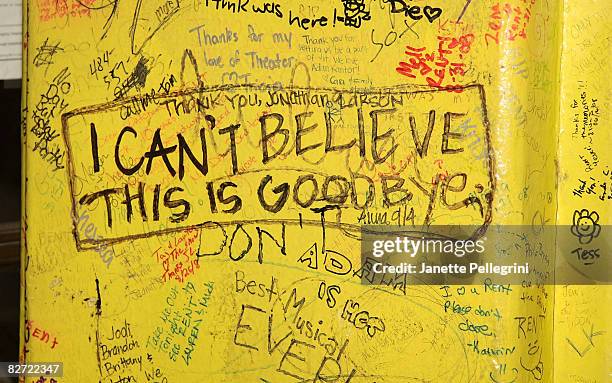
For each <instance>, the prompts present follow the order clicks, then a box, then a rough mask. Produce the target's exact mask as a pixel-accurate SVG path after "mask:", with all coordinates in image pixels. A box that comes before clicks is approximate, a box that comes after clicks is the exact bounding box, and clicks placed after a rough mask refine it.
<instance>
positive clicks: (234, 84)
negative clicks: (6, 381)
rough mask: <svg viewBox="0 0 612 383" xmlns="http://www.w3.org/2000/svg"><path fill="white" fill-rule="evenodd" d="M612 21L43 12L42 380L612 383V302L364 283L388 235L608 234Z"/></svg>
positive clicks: (28, 151) (36, 344)
mask: <svg viewBox="0 0 612 383" xmlns="http://www.w3.org/2000/svg"><path fill="white" fill-rule="evenodd" d="M257 10H261V11H262V12H258V11H257ZM609 11H610V6H609V3H608V2H606V1H601V0H599V1H597V0H590V1H586V2H583V1H581V2H574V1H565V2H562V1H556V0H508V1H506V2H494V1H489V0H486V1H469V0H468V1H463V0H462V1H459V0H456V1H455V0H453V1H441V0H430V1H407V0H404V1H400V0H394V1H385V0H378V1H363V0H351V1H348V0H346V1H341V0H334V1H318V0H316V1H308V2H307V1H300V2H298V1H280V2H264V1H262V0H240V1H239V2H238V1H236V2H233V1H223V0H220V1H202V0H189V1H188V0H182V1H179V0H167V1H153V0H148V1H146V2H145V1H141V0H64V1H60V2H56V1H50V0H31V1H29V2H24V20H25V23H26V24H25V25H27V28H24V31H25V36H24V68H25V71H26V73H25V74H24V89H25V90H24V111H23V118H24V124H23V129H24V130H23V142H24V157H25V166H24V206H23V233H24V241H23V252H22V253H23V263H22V265H23V279H22V302H23V307H22V328H21V333H22V343H21V345H22V349H21V355H22V361H27V362H40V361H55V362H63V364H64V375H63V377H57V378H53V379H55V380H56V381H57V382H105V383H115V382H121V383H123V382H264V383H265V382H274V383H282V382H300V381H301V382H315V383H317V382H338V383H339V382H353V383H357V382H360V383H361V382H364V383H365V382H368V383H374V382H376V383H383V382H445V383H446V382H453V383H454V382H457V383H459V382H461V383H463V382H498V383H509V382H534V381H541V382H589V383H591V382H607V381H609V380H610V375H609V369H610V367H609V361H610V357H609V355H610V353H609V347H608V345H609V343H610V341H609V339H610V338H609V336H610V334H609V325H608V323H607V322H608V320H607V319H608V318H609V307H610V306H609V304H610V295H609V289H608V288H607V287H606V286H552V285H546V284H541V283H539V282H541V281H539V280H538V276H537V275H530V276H529V277H527V278H526V279H525V281H524V283H522V284H516V285H512V286H510V287H508V288H507V289H501V290H500V289H492V288H491V287H490V286H489V285H484V284H479V285H454V286H450V287H443V286H438V285H421V286H415V285H401V284H399V285H396V284H395V283H390V282H389V283H387V285H384V283H383V285H362V284H361V280H360V277H361V276H362V275H363V273H364V271H363V269H362V265H361V259H360V255H359V249H360V232H359V229H360V226H361V225H364V224H372V223H376V220H384V219H386V220H387V221H388V222H387V223H388V224H393V225H400V226H403V227H404V228H406V230H409V229H410V228H411V227H413V225H423V224H432V225H439V224H463V225H476V226H487V225H527V226H532V227H534V228H538V227H540V226H542V225H545V226H552V225H555V224H559V225H572V224H575V222H574V216H575V214H578V215H579V216H580V215H586V216H589V217H591V218H593V219H594V217H595V216H594V215H592V212H597V217H598V221H597V223H598V224H599V225H601V227H602V230H603V232H604V234H602V235H605V232H606V227H605V224H607V223H609V222H610V217H609V214H610V209H609V206H610V198H609V196H611V195H612V191H611V190H610V188H612V178H611V177H612V176H611V175H610V173H609V171H610V168H609V166H610V156H609V142H610V137H609V132H610V129H609V124H610V107H609V97H610V96H609V95H610V86H609V76H608V71H609V70H610V64H609V56H610V44H609V41H610V33H609V26H608V25H607V23H606V16H605V15H606V12H609ZM583 94H584V96H583ZM583 101H584V102H586V104H587V106H586V108H587V109H586V110H587V115H588V121H586V122H585V121H584V120H583V119H582V116H583V112H584V111H585V106H584V104H583ZM576 113H577V114H578V121H577V122H575V121H574V118H575V116H574V115H575V114H576ZM594 118H596V119H597V121H594V120H593V119H594ZM429 127H431V129H430V133H429V134H427V132H428V128H429ZM445 127H446V128H447V129H448V130H446V131H445ZM583 128H584V131H583ZM574 129H577V130H579V131H580V132H578V133H576V132H575V130H574ZM583 132H587V133H585V134H586V135H584V137H583V134H582V133H583ZM423 140H425V142H427V141H428V145H427V144H425V145H424V144H423ZM587 141H588V142H587ZM587 147H588V148H587ZM187 148H188V149H189V150H187ZM203 149H204V150H203ZM461 149H463V150H461ZM147 153H148V154H147ZM204 157H205V159H206V161H203V158H204ZM194 161H195V162H194ZM200 162H201V163H200ZM461 174H463V175H465V176H464V177H465V178H464V180H465V185H463V186H462V185H461V180H462V177H463V176H458V175H461ZM589 177H594V179H595V181H594V182H596V185H595V187H594V189H593V193H589V192H588V190H587V189H588V188H589V187H590V185H591V183H592V181H590V178H589ZM368 180H370V181H371V182H372V187H370V184H369V182H368ZM581 180H582V181H585V185H586V186H585V188H586V189H585V190H583V191H578V192H574V190H575V189H579V188H580V185H581ZM604 184H605V185H606V188H607V189H606V190H605V191H602V190H603V186H600V185H604ZM602 192H603V193H604V194H603V198H600V196H602ZM139 196H141V197H139ZM475 201H478V203H476V202H475ZM364 206H366V207H364ZM583 210H586V213H583ZM576 212H577V213H576ZM383 217H386V218H383ZM378 223H381V221H378ZM530 245H531V246H538V245H539V244H538V243H531V244H530ZM546 255H547V259H549V260H552V262H550V263H549V264H548V266H547V267H548V268H547V271H548V272H550V273H552V275H554V273H555V267H556V265H557V263H556V262H555V260H556V259H558V258H560V257H561V256H562V255H563V254H558V253H557V252H555V251H554V250H552V251H551V252H548V253H547V254H546ZM565 255H567V254H565ZM607 256H609V254H607ZM525 258H528V257H527V256H525ZM602 258H604V257H602ZM601 262H602V263H600V264H594V265H593V268H597V267H602V265H607V263H605V262H604V261H601ZM603 267H605V266H603ZM381 278H382V279H384V278H385V277H384V276H383V277H381ZM379 282H380V281H379ZM453 307H455V308H456V310H453ZM467 307H469V308H470V309H469V310H468V309H467ZM351 308H352V309H353V314H352V315H351V313H350V311H351ZM357 313H362V314H360V316H359V318H361V319H359V320H355V316H356V315H357ZM24 381H26V382H42V381H46V382H51V381H52V380H51V378H48V377H47V378H45V380H42V379H41V378H40V377H27V378H25V379H24Z"/></svg>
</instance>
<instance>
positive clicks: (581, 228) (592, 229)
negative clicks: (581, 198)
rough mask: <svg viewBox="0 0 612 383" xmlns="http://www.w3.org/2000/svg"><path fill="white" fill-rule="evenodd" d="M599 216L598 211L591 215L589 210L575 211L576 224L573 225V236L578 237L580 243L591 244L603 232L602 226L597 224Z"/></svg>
mask: <svg viewBox="0 0 612 383" xmlns="http://www.w3.org/2000/svg"><path fill="white" fill-rule="evenodd" d="M598 221H599V214H597V212H596V211H592V212H590V213H589V211H588V210H587V209H582V210H580V211H578V210H576V211H574V223H573V225H572V229H571V230H572V234H574V235H575V236H576V237H578V242H580V243H581V244H583V245H585V244H587V243H591V241H592V240H593V238H597V237H598V236H599V233H600V231H601V226H599V224H597V222H598Z"/></svg>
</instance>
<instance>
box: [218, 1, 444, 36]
mask: <svg viewBox="0 0 612 383" xmlns="http://www.w3.org/2000/svg"><path fill="white" fill-rule="evenodd" d="M384 2H385V3H388V4H390V5H391V9H390V12H391V13H398V14H399V13H403V14H404V16H405V17H409V18H411V19H412V20H420V19H422V18H423V16H425V18H426V19H427V20H428V21H429V23H433V22H434V21H435V20H436V19H438V18H439V17H440V16H441V15H442V9H441V8H438V7H432V6H429V5H426V6H423V7H421V6H418V5H408V4H406V0H384ZM249 3H250V0H237V1H231V0H210V1H209V0H207V1H206V6H207V7H214V9H215V10H227V11H230V12H232V13H246V12H249V10H252V11H253V12H255V13H261V14H273V15H275V16H276V17H278V18H283V17H284V16H285V13H283V10H282V8H281V5H280V4H278V3H276V2H264V3H263V4H260V5H256V4H249ZM347 3H351V4H348V5H347V4H344V6H345V10H344V12H342V11H338V10H336V9H334V14H333V16H331V17H330V18H328V17H327V16H317V15H315V16H314V17H312V18H309V17H303V16H300V15H295V14H294V13H293V11H292V10H289V18H288V21H289V25H297V26H298V27H300V28H302V29H303V30H308V29H310V28H314V27H316V26H321V27H326V26H328V25H330V19H331V25H333V26H334V27H335V26H336V22H337V21H340V22H341V24H343V25H345V26H352V27H356V28H359V27H360V26H361V25H362V21H363V20H370V15H369V13H370V12H369V11H367V10H366V4H365V2H364V1H363V0H354V1H352V2H347ZM354 7H356V8H354ZM355 9H359V10H360V15H361V16H360V20H358V22H353V21H354V20H347V17H352V16H349V15H352V14H353V13H355V12H353V11H354V10H355ZM347 11H348V12H347ZM343 14H344V16H342V15H343Z"/></svg>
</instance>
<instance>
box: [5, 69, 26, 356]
mask: <svg viewBox="0 0 612 383" xmlns="http://www.w3.org/2000/svg"><path fill="white" fill-rule="evenodd" d="M20 110H21V80H9V81H1V80H0V113H1V116H2V118H1V119H0V175H1V176H0V297H1V300H2V301H1V302H2V303H1V305H0V361H2V362H15V361H18V360H19V267H20V261H19V239H20V234H19V233H20V230H19V227H20V222H19V221H20V214H19V212H20V210H21V140H20V135H21V124H20Z"/></svg>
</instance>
